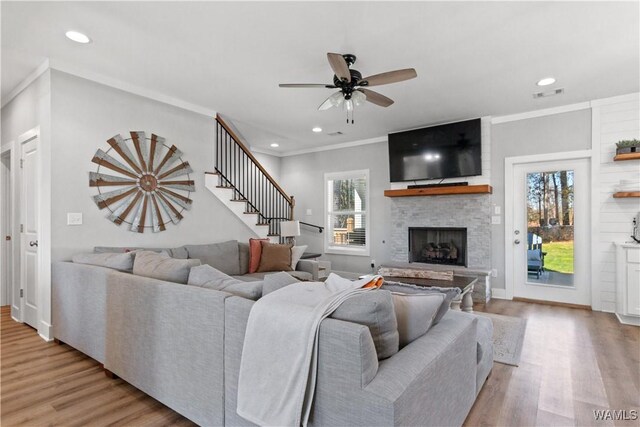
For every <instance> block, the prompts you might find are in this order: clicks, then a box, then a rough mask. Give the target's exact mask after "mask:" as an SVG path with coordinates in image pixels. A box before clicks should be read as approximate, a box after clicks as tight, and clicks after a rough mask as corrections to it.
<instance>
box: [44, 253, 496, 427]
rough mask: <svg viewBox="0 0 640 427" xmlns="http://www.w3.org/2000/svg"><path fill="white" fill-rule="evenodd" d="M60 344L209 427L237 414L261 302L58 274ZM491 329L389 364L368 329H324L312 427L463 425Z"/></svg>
mask: <svg viewBox="0 0 640 427" xmlns="http://www.w3.org/2000/svg"><path fill="white" fill-rule="evenodd" d="M52 292H53V327H54V336H55V337H56V338H57V339H59V340H60V341H62V342H65V343H67V344H69V345H70V346H72V347H74V348H76V349H78V350H80V351H82V352H84V353H86V354H87V355H89V356H90V357H92V358H94V359H96V360H97V361H99V362H100V363H103V364H104V367H105V369H107V370H109V371H111V372H113V373H114V374H116V375H117V376H119V377H121V378H122V379H124V380H125V381H127V382H129V383H131V384H132V385H134V386H135V387H137V388H139V389H140V390H142V391H144V392H145V393H147V394H149V395H150V396H152V397H154V398H155V399H157V400H159V401H160V402H162V403H164V404H165V405H167V406H169V407H171V408H172V409H174V410H176V411H177V412H179V413H181V414H182V415H184V416H185V417H187V418H189V419H191V420H192V421H194V422H196V423H198V424H200V425H206V426H218V425H228V426H236V425H237V426H241V425H251V423H249V422H248V421H246V420H244V419H243V418H241V417H239V416H238V415H237V413H236V399H237V383H238V374H239V367H240V358H241V354H242V346H243V342H244V333H245V329H246V324H247V320H248V316H249V312H250V310H251V307H252V306H253V304H254V301H252V300H249V299H246V298H242V297H238V296H234V295H231V294H229V293H226V292H222V291H216V290H211V289H205V288H199V287H196V286H189V285H182V284H177V283H172V282H165V281H161V280H156V279H151V278H146V277H140V276H136V275H133V274H129V273H123V272H118V271H115V270H111V269H108V268H103V267H96V266H90V265H82V264H74V263H70V262H57V263H54V264H53V279H52ZM491 329H492V326H491V321H490V320H488V319H486V318H480V317H478V316H474V315H470V314H467V313H462V312H457V311H449V312H448V313H447V315H446V316H445V317H444V318H443V319H442V321H441V322H440V323H438V324H437V325H436V326H434V327H433V328H432V329H431V330H430V331H429V332H428V333H427V334H426V335H424V336H422V337H421V338H418V339H417V340H415V341H414V342H412V343H410V344H409V345H407V346H406V347H404V348H402V349H401V350H400V351H399V352H398V353H396V354H395V355H393V356H392V357H389V358H388V359H383V360H380V361H379V360H378V358H377V355H376V350H375V346H374V343H373V340H372V338H371V333H370V331H369V329H368V328H367V327H366V326H363V325H359V324H356V323H350V322H345V321H340V320H335V319H325V320H324V321H323V322H322V324H321V328H320V336H319V368H318V380H317V388H316V395H315V401H314V406H313V411H312V414H311V418H310V424H311V425H318V426H319V425H334V426H338V425H339V426H346V425H368V426H374V425H421V426H425V425H434V426H449V425H461V424H462V423H463V421H464V419H465V418H466V416H467V414H468V412H469V410H470V409H471V406H472V405H473V402H474V400H475V397H476V396H477V394H478V392H479V391H480V388H481V387H482V384H483V383H484V381H485V379H486V377H487V376H488V374H489V372H490V370H491V367H492V366H493V355H492V343H491Z"/></svg>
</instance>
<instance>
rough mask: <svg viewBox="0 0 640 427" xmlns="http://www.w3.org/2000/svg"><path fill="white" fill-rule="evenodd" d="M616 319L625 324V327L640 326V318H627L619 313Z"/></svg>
mask: <svg viewBox="0 0 640 427" xmlns="http://www.w3.org/2000/svg"><path fill="white" fill-rule="evenodd" d="M616 317H617V318H618V321H619V322H620V323H623V324H625V325H632V326H640V317H635V316H625V315H624V314H618V313H616Z"/></svg>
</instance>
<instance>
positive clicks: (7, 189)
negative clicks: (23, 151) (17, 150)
mask: <svg viewBox="0 0 640 427" xmlns="http://www.w3.org/2000/svg"><path fill="white" fill-rule="evenodd" d="M0 160H1V161H0V170H1V176H0V183H2V188H0V192H1V194H2V224H1V228H2V233H0V235H1V236H2V245H3V246H2V278H1V280H2V286H1V287H0V288H1V291H0V305H7V304H9V303H10V301H11V287H12V286H13V268H12V264H13V256H12V255H13V244H12V243H13V241H12V239H13V236H12V235H13V231H12V230H11V215H12V213H11V211H12V209H13V207H12V203H11V199H12V197H11V151H9V150H7V152H6V153H3V154H2V156H1V157H0Z"/></svg>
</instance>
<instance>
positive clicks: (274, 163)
mask: <svg viewBox="0 0 640 427" xmlns="http://www.w3.org/2000/svg"><path fill="white" fill-rule="evenodd" d="M252 154H253V156H254V157H255V158H256V160H258V161H259V162H260V164H261V165H262V166H263V167H264V169H265V170H266V171H267V173H269V175H271V177H272V178H273V179H275V180H276V182H280V176H281V169H282V159H281V158H280V157H277V156H272V155H271V154H265V153H256V152H255V151H253V152H252ZM285 190H286V189H285Z"/></svg>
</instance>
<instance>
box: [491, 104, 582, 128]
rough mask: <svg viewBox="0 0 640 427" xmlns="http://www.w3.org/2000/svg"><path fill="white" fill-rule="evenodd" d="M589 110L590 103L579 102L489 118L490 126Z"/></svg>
mask: <svg viewBox="0 0 640 427" xmlns="http://www.w3.org/2000/svg"><path fill="white" fill-rule="evenodd" d="M589 108H591V102H589V101H587V102H579V103H576V104H568V105H561V106H559V107H552V108H544V109H541V110H533V111H527V112H524V113H517V114H509V115H506V116H494V117H492V118H491V124H492V125H497V124H500V123H508V122H515V121H518V120H526V119H533V118H535V117H544V116H552V115H554V114H562V113H569V112H571V111H580V110H586V109H589Z"/></svg>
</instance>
